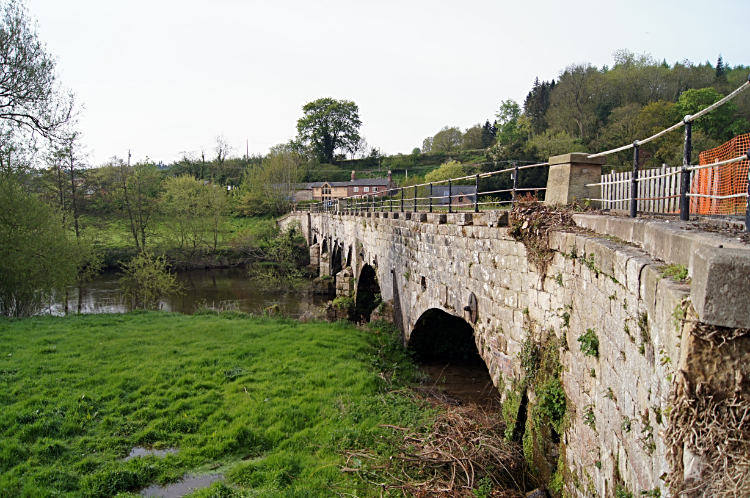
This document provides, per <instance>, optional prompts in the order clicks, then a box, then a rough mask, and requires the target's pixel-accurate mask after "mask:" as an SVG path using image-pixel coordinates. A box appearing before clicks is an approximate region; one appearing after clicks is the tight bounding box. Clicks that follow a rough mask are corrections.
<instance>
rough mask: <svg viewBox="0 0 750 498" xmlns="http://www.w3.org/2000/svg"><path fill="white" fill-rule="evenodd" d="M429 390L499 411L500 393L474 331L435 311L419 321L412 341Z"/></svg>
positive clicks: (429, 311) (412, 348)
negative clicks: (443, 392)
mask: <svg viewBox="0 0 750 498" xmlns="http://www.w3.org/2000/svg"><path fill="white" fill-rule="evenodd" d="M409 348H410V349H411V350H412V351H414V355H415V358H416V360H417V362H418V363H419V365H420V368H421V370H422V371H423V372H424V373H425V374H427V376H428V377H429V380H428V381H427V382H428V383H429V386H428V387H431V388H440V389H442V390H445V392H446V393H447V394H448V395H449V396H452V397H454V398H458V399H459V400H460V401H461V402H463V403H471V402H473V403H477V404H480V405H483V406H486V407H488V408H495V409H497V408H498V407H499V397H500V395H499V393H498V392H497V389H495V387H494V384H493V383H492V378H491V377H490V373H489V370H488V369H487V365H486V364H485V362H484V360H483V359H482V357H481V356H480V355H479V351H478V350H477V346H476V343H475V341H474V329H473V328H472V327H471V325H469V323H468V322H466V320H464V319H462V318H459V317H457V316H454V315H451V314H449V313H446V312H445V311H443V310H439V309H436V308H433V309H429V310H427V311H425V312H424V313H423V314H422V316H420V317H419V319H418V320H417V322H416V324H415V325H414V329H412V332H411V336H410V337H409Z"/></svg>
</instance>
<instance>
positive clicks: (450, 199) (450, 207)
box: [448, 180, 453, 213]
mask: <svg viewBox="0 0 750 498" xmlns="http://www.w3.org/2000/svg"><path fill="white" fill-rule="evenodd" d="M448 212H449V213H452V212H453V184H452V183H451V181H450V180H448Z"/></svg>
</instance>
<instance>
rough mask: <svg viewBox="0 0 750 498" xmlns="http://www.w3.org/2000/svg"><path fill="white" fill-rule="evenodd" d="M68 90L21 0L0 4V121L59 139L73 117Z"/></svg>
mask: <svg viewBox="0 0 750 498" xmlns="http://www.w3.org/2000/svg"><path fill="white" fill-rule="evenodd" d="M73 104H74V98H73V94H72V92H70V91H68V90H65V89H63V88H62V87H61V86H60V85H59V83H58V81H57V74H56V72H55V59H54V58H53V57H52V56H51V55H50V54H48V53H47V52H46V50H45V46H44V44H43V43H42V42H41V41H40V40H39V38H37V34H36V26H35V24H34V23H32V22H31V20H30V19H29V17H28V13H27V12H26V8H25V6H24V3H23V0H8V2H7V3H4V4H0V120H3V121H7V122H11V123H14V124H16V125H18V126H20V127H22V128H25V129H26V130H30V131H33V132H37V133H39V134H41V135H42V136H44V137H46V138H51V137H55V138H59V137H60V135H59V133H60V131H61V128H62V127H63V125H65V124H66V123H69V122H70V121H71V120H72V119H73V117H74V113H73V109H74V105H73Z"/></svg>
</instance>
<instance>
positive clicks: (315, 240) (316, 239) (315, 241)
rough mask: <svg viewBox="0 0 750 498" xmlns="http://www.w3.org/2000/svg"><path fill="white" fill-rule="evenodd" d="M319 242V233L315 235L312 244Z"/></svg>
mask: <svg viewBox="0 0 750 498" xmlns="http://www.w3.org/2000/svg"><path fill="white" fill-rule="evenodd" d="M317 243H318V236H317V235H313V243H312V244H311V245H315V244H317Z"/></svg>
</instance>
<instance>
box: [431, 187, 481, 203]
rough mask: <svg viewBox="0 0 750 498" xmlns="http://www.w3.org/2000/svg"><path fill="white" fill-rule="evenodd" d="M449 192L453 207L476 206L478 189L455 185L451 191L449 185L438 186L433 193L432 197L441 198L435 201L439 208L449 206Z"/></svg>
mask: <svg viewBox="0 0 750 498" xmlns="http://www.w3.org/2000/svg"><path fill="white" fill-rule="evenodd" d="M449 192H450V196H451V205H452V206H470V205H472V204H474V198H475V197H476V194H477V187H476V186H475V185H453V186H452V187H451V188H450V190H449V189H448V186H447V185H439V186H436V187H434V189H433V191H432V195H433V197H437V196H440V198H439V199H435V201H434V202H435V204H437V205H438V206H447V205H448V195H449Z"/></svg>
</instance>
